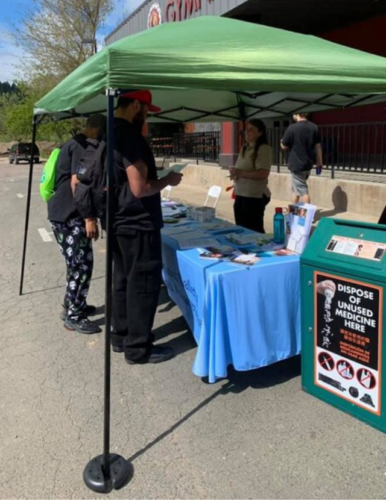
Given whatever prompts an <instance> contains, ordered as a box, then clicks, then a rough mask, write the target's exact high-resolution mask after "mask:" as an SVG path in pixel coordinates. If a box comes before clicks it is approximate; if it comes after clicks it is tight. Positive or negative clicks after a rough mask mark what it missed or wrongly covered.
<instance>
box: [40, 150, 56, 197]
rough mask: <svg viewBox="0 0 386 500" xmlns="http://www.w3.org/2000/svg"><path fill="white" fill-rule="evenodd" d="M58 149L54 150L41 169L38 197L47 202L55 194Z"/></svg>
mask: <svg viewBox="0 0 386 500" xmlns="http://www.w3.org/2000/svg"><path fill="white" fill-rule="evenodd" d="M59 154H60V148H55V149H54V150H53V151H52V153H51V154H50V156H49V158H48V160H47V162H46V164H45V165H44V168H43V173H42V177H41V179H40V196H41V197H42V198H43V200H44V201H46V202H48V201H49V200H50V199H51V198H52V197H53V196H54V194H55V191H54V188H55V180H56V164H57V162H58V158H59Z"/></svg>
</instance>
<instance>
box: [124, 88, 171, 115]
mask: <svg viewBox="0 0 386 500" xmlns="http://www.w3.org/2000/svg"><path fill="white" fill-rule="evenodd" d="M121 97H127V98H128V99H136V100H138V101H139V102H140V103H142V104H147V106H148V108H149V111H150V112H151V113H159V112H160V111H161V108H159V107H158V106H154V105H153V104H152V103H151V102H152V95H151V92H150V90H136V91H134V92H128V93H127V94H122V96H121Z"/></svg>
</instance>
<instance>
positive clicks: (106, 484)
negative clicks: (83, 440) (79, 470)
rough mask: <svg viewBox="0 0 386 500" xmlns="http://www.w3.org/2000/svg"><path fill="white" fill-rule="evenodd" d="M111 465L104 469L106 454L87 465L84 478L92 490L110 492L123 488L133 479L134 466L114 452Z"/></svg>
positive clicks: (111, 455)
mask: <svg viewBox="0 0 386 500" xmlns="http://www.w3.org/2000/svg"><path fill="white" fill-rule="evenodd" d="M109 457H110V460H109V467H108V469H109V470H107V471H105V470H104V467H103V465H104V460H103V459H104V456H103V455H99V456H97V457H95V458H93V459H92V460H90V462H89V463H88V464H87V465H86V468H85V469H84V472H83V480H84V482H85V483H86V486H87V487H88V488H90V490H93V491H96V492H97V493H110V492H111V491H112V490H119V489H120V488H123V486H125V485H126V484H128V483H129V481H130V480H131V479H132V477H133V474H134V468H133V466H132V464H131V463H130V462H129V461H128V460H126V459H125V458H123V457H121V456H120V455H116V454H114V453H110V455H109Z"/></svg>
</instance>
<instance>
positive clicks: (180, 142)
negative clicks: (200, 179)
mask: <svg viewBox="0 0 386 500" xmlns="http://www.w3.org/2000/svg"><path fill="white" fill-rule="evenodd" d="M150 141H151V145H152V148H153V152H154V154H155V156H160V157H175V158H193V159H195V160H197V161H198V160H202V161H208V162H217V161H218V157H219V155H220V152H221V133H220V132H193V133H189V134H174V135H173V137H152V138H151V139H150Z"/></svg>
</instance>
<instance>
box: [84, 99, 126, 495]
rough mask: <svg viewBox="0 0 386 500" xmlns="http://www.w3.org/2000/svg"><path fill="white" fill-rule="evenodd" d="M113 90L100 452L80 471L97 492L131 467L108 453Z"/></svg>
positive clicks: (121, 479) (118, 482)
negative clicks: (101, 440) (102, 418)
mask: <svg viewBox="0 0 386 500" xmlns="http://www.w3.org/2000/svg"><path fill="white" fill-rule="evenodd" d="M114 95H115V91H114V90H108V91H107V176H106V177H107V207H106V284H105V325H106V326H105V374H104V375H105V376H104V423H103V454H102V455H99V456H97V457H95V458H93V459H92V460H91V461H90V462H89V463H88V464H87V466H86V468H85V469H84V472H83V479H84V482H85V483H86V485H87V486H88V487H89V488H90V489H91V490H93V491H96V492H98V493H110V492H111V491H112V490H113V489H115V490H118V489H120V488H122V487H123V486H125V485H126V484H127V483H128V482H129V481H130V479H131V477H132V476H133V467H132V465H131V464H130V462H129V461H128V460H126V459H125V458H123V457H121V456H120V455H117V454H113V453H110V411H111V405H110V400H111V391H110V388H111V345H110V341H111V316H112V294H113V290H112V286H113V247H114V234H113V221H114V213H113V211H114V184H115V183H114V178H115V176H114Z"/></svg>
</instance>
